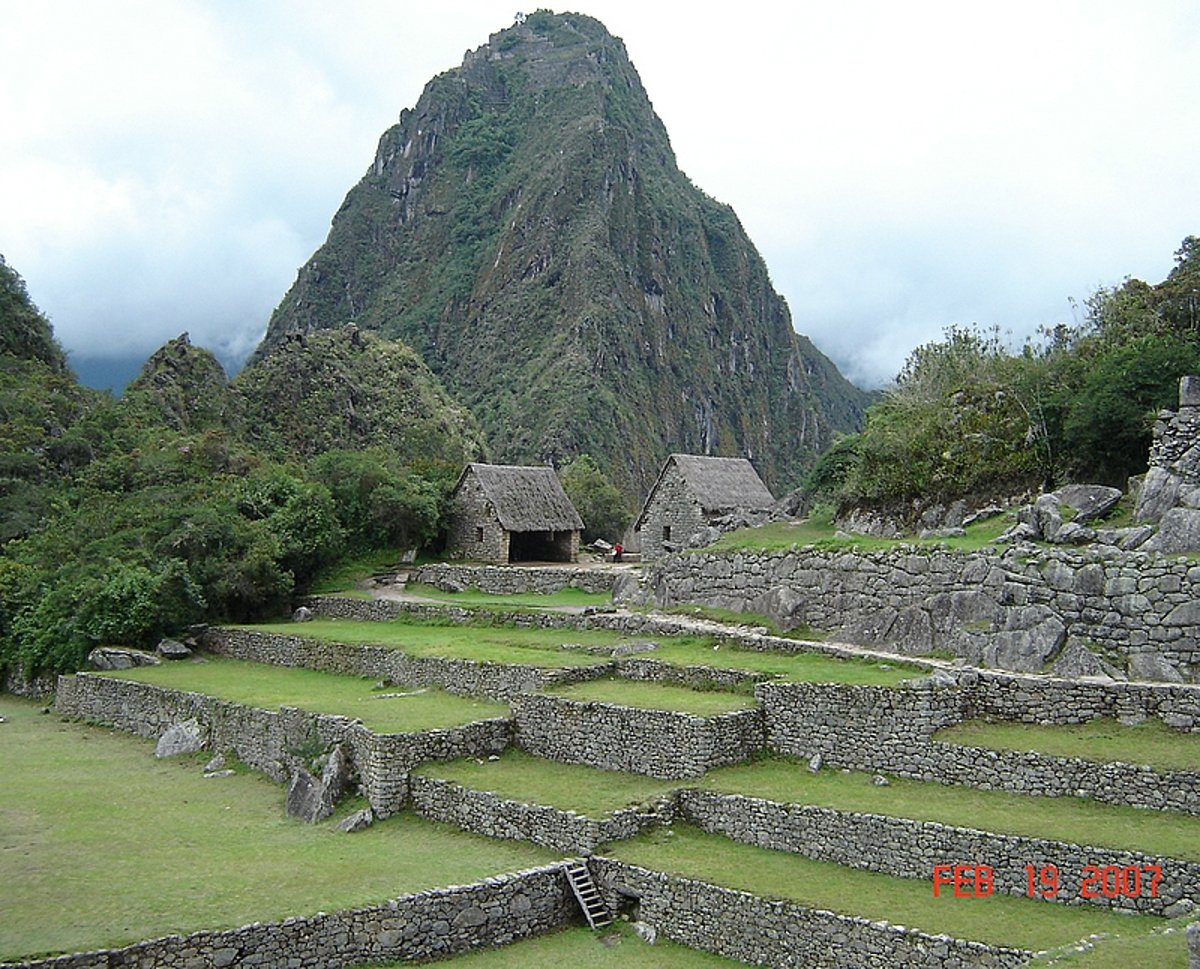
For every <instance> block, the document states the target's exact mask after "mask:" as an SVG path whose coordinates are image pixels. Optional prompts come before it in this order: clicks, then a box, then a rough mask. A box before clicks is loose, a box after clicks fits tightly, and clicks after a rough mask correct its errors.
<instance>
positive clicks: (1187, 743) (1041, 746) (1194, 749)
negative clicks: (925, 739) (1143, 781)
mask: <svg viewBox="0 0 1200 969" xmlns="http://www.w3.org/2000/svg"><path fill="white" fill-rule="evenodd" d="M933 739H934V740H940V741H943V742H945V743H951V744H965V745H968V746H971V747H991V748H994V749H997V750H1028V751H1037V752H1038V753H1041V754H1049V755H1051V756H1053V757H1080V758H1083V759H1084V760H1093V761H1098V762H1102V763H1107V762H1110V761H1121V762H1123V763H1126V764H1145V765H1147V766H1150V767H1153V768H1155V769H1156V770H1166V771H1170V770H1189V771H1200V734H1197V733H1184V732H1183V731H1180V730H1173V729H1172V728H1170V727H1168V726H1167V725H1166V724H1164V723H1163V722H1162V721H1160V720H1147V721H1145V722H1144V723H1140V724H1138V725H1137V726H1136V727H1127V726H1125V725H1123V724H1121V723H1118V722H1117V721H1116V720H1111V719H1097V720H1089V721H1088V722H1087V723H1081V724H1069V725H1063V726H1040V725H1037V724H1029V723H1009V722H998V721H997V722H993V721H989V720H967V721H964V722H963V723H960V724H955V725H954V726H953V727H946V728H945V729H943V730H939V731H938V732H937V733H935V734H934V735H933Z"/></svg>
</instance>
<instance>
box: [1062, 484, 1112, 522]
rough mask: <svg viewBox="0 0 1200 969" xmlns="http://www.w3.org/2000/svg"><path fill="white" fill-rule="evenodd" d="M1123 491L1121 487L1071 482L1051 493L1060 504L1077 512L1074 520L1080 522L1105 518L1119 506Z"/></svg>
mask: <svg viewBox="0 0 1200 969" xmlns="http://www.w3.org/2000/svg"><path fill="white" fill-rule="evenodd" d="M1122 494H1123V492H1122V491H1121V489H1120V488H1109V487H1107V486H1106V485H1091V484H1071V485H1064V486H1063V487H1061V488H1059V489H1058V490H1057V491H1052V492H1051V495H1052V497H1053V498H1054V500H1055V501H1057V502H1058V504H1059V505H1064V506H1066V507H1067V508H1070V509H1071V510H1072V511H1074V512H1075V517H1074V519H1073V521H1076V522H1078V523H1080V524H1083V523H1084V522H1090V521H1094V520H1095V519H1097V518H1103V517H1104V516H1105V515H1107V514H1108V513H1109V512H1110V511H1112V510H1113V509H1114V508H1116V507H1117V502H1119V501H1120V500H1121V496H1122Z"/></svg>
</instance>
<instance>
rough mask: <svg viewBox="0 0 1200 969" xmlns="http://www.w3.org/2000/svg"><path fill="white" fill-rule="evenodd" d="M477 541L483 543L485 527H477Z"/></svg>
mask: <svg viewBox="0 0 1200 969" xmlns="http://www.w3.org/2000/svg"><path fill="white" fill-rule="evenodd" d="M475 541H477V542H482V541H483V526H482V525H476V526H475Z"/></svg>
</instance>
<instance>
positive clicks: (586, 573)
mask: <svg viewBox="0 0 1200 969" xmlns="http://www.w3.org/2000/svg"><path fill="white" fill-rule="evenodd" d="M624 574H625V573H624V572H621V571H616V570H613V569H569V568H562V567H559V568H538V567H535V566H529V567H521V568H518V567H515V566H482V565H456V564H452V563H441V562H438V563H433V564H431V565H422V566H420V567H418V568H416V569H413V570H412V571H411V572H410V573H409V576H408V579H409V581H410V582H418V583H420V584H422V585H431V586H433V587H434V588H436V589H441V590H442V591H443V592H464V591H465V590H467V589H478V590H479V591H480V592H486V593H488V594H489V595H524V594H526V593H530V592H533V593H538V594H542V595H546V594H549V593H552V592H561V591H562V590H563V589H568V588H576V589H581V590H582V591H584V592H592V593H609V592H612V588H613V583H614V582H615V581H616V580H617V578H619V577H620V576H622V575H624Z"/></svg>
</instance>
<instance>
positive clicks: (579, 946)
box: [377, 922, 745, 969]
mask: <svg viewBox="0 0 1200 969" xmlns="http://www.w3.org/2000/svg"><path fill="white" fill-rule="evenodd" d="M437 964H438V965H439V966H450V967H451V969H536V967H544V966H586V967H587V969H593V967H594V969H722V967H729V969H733V967H735V966H744V965H745V963H742V962H734V961H732V960H730V959H722V958H721V957H720V956H714V955H712V954H711V953H708V952H700V951H698V950H696V949H688V948H686V947H685V946H681V945H676V944H675V943H674V942H671V941H669V940H667V939H664V938H662V937H660V938H659V940H658V941H657V942H655V943H654V945H647V944H646V943H645V942H643V941H642V940H641V939H639V938H638V937H637V935H635V934H634V931H633V929H632V928H630V927H629V926H628V925H626V924H624V923H622V922H615V923H613V924H612V925H611V926H609V927H608V928H606V929H604V931H602V932H599V933H597V932H593V931H592V930H591V929H587V928H574V929H567V930H566V931H565V932H555V933H552V934H550V935H543V936H539V937H538V938H536V939H528V940H526V941H524V942H514V943H513V944H512V945H506V946H501V947H499V948H496V949H486V950H483V951H481V952H472V953H470V954H469V955H462V956H456V957H455V958H452V959H447V960H445V961H444V962H440V961H439V962H438V963H437ZM409 965H411V963H400V962H389V963H387V964H386V965H384V966H380V967H377V969H401V967H403V966H409Z"/></svg>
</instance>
